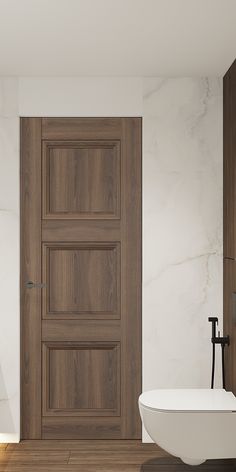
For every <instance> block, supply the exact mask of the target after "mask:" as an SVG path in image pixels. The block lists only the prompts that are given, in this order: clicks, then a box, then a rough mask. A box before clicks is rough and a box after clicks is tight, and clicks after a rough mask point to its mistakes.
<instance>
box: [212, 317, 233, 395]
mask: <svg viewBox="0 0 236 472" xmlns="http://www.w3.org/2000/svg"><path fill="white" fill-rule="evenodd" d="M208 321H209V322H210V323H212V336H211V342H212V374H211V388H214V377H215V345H216V344H220V345H221V350H222V386H223V388H225V355H224V350H225V346H226V345H227V346H229V336H220V332H219V331H218V336H216V326H217V325H218V318H217V317H209V318H208Z"/></svg>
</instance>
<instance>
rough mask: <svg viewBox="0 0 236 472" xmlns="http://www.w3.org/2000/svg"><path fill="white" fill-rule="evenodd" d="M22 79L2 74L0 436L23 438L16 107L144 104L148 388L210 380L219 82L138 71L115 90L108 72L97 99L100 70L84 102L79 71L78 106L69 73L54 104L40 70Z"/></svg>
mask: <svg viewBox="0 0 236 472" xmlns="http://www.w3.org/2000/svg"><path fill="white" fill-rule="evenodd" d="M25 80H26V79H24V78H21V79H20V81H18V80H17V79H13V78H8V79H7V78H0V300H1V304H0V307H1V312H0V319H1V325H0V442H3V441H4V440H6V441H15V440H17V439H18V438H19V416H20V415H19V412H20V410H19V400H20V389H19V382H20V368H19V364H20V356H19V342H20V328H19V118H18V116H19V115H26V114H28V115H29V116H31V115H32V116H43V115H47V114H48V115H51V116H53V115H55V116H58V115H62V116H70V115H74V116H75V115H77V116H82V115H86V114H87V116H88V114H90V115H91V116H99V115H101V116H102V115H103V116H105V115H106V114H107V111H108V110H111V103H114V116H115V115H116V116H117V115H118V114H121V115H124V116H137V115H141V114H142V106H141V104H143V116H144V120H143V126H144V129H143V131H144V149H143V200H144V205H143V275H144V281H143V282H144V283H143V389H144V390H148V389H150V388H157V387H185V386H188V387H191V386H200V387H204V386H208V385H209V375H210V343H209V337H210V331H209V330H210V327H209V326H208V323H207V317H208V315H216V314H221V313H222V271H221V267H222V81H221V80H218V79H210V80H207V79H170V80H162V79H144V80H143V86H144V91H143V93H142V90H141V87H140V79H138V80H137V78H136V79H135V78H134V79H133V87H131V83H130V80H128V82H127V83H126V80H125V79H124V80H123V81H122V92H121V82H120V81H118V82H117V81H114V80H113V79H111V80H109V79H108V78H106V79H104V84H108V83H109V84H110V85H109V87H105V86H104V84H103V82H102V83H99V84H100V85H99V86H100V87H102V89H103V90H105V89H107V90H108V93H107V94H105V92H104V99H103V101H102V103H101V100H98V102H96V101H95V99H94V95H93V100H92V101H91V100H90V99H89V96H90V89H91V87H92V89H94V88H96V85H97V82H96V79H94V81H92V82H91V80H90V82H89V83H88V86H87V88H86V90H87V92H86V93H87V95H86V97H87V99H86V100H85V99H84V100H82V102H81V98H80V96H81V87H80V85H81V82H80V79H78V83H77V85H78V97H77V98H76V100H75V102H76V103H77V107H78V109H77V108H76V109H75V106H74V100H73V101H72V99H71V97H72V96H71V93H68V90H70V85H71V79H70V78H68V79H67V80H63V81H62V80H60V79H57V78H54V79H53V80H54V81H55V82H54V83H51V80H50V87H51V88H54V85H55V90H57V93H58V94H59V95H58V96H60V97H62V99H61V102H60V106H58V102H57V101H55V96H53V97H52V100H51V101H50V97H51V95H50V93H49V89H48V94H47V103H46V105H45V100H43V97H42V99H41V98H40V91H41V95H44V94H45V93H46V92H47V90H46V91H45V87H46V85H45V84H46V81H45V80H44V79H42V83H41V82H40V79H39V78H38V79H37V87H36V86H35V80H34V79H32V80H33V84H32V86H29V81H28V80H26V82H25ZM19 82H20V87H19V91H18V84H19ZM24 84H28V85H27V87H26V86H24ZM40 84H41V85H40ZM73 84H74V85H73V87H74V88H73V90H74V93H75V94H76V83H75V79H73ZM83 84H84V81H83ZM117 87H118V89H117ZM130 87H131V88H133V89H134V91H135V93H134V94H133V95H132V97H131V98H132V99H130ZM83 90H85V88H84V89H83ZM117 90H118V92H119V93H120V94H121V95H122V96H123V98H124V97H125V99H124V100H123V102H124V109H123V108H122V110H120V108H119V107H118V104H117V99H116V98H117V93H118V92H117ZM27 94H29V96H27ZM139 94H140V95H139ZM36 95H37V96H36ZM118 95H119V94H118ZM113 97H114V102H113ZM135 97H136V98H135ZM67 98H68V99H67ZM86 101H87V102H88V113H86V109H85V103H86ZM90 101H91V103H92V104H91V103H90ZM136 102H137V103H136ZM29 104H30V105H29ZM45 107H46V108H45ZM81 107H82V108H81ZM122 111H123V113H122ZM118 112H119V113H118ZM109 114H111V113H109ZM218 382H219V375H218ZM144 438H146V436H144ZM146 439H147V438H146Z"/></svg>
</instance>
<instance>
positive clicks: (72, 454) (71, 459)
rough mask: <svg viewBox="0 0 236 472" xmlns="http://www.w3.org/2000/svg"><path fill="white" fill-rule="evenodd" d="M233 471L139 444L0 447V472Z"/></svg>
mask: <svg viewBox="0 0 236 472" xmlns="http://www.w3.org/2000/svg"><path fill="white" fill-rule="evenodd" d="M193 470H196V471H200V472H219V471H222V472H233V471H236V462H235V461H231V460H228V461H208V462H206V464H203V465H201V466H198V467H195V468H192V467H189V466H187V465H185V464H183V463H182V462H181V461H180V460H179V459H176V458H173V457H171V456H169V455H168V454H167V453H166V452H164V451H163V450H161V449H160V448H158V447H157V446H156V445H154V444H141V442H140V441H62V440H60V441H57V440H55V441H46V440H45V441H22V442H21V443H20V444H9V445H3V444H2V445H1V446H0V472H2V471H4V472H5V471H6V472H17V471H18V472H27V471H31V472H40V471H41V472H46V471H50V472H187V471H193Z"/></svg>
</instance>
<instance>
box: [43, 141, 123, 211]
mask: <svg viewBox="0 0 236 472" xmlns="http://www.w3.org/2000/svg"><path fill="white" fill-rule="evenodd" d="M43 153H44V160H43V180H44V191H43V203H44V205H43V211H44V218H46V219H51V218H56V219H65V218H69V219H80V218H86V219H90V218H95V219H98V218H108V219H109V218H112V219H114V218H119V215H120V142H119V141H110V140H106V141H75V142H70V141H68V142H66V141H62V142H61V141H55V142H50V141H49V142H48V141H46V142H44V143H43Z"/></svg>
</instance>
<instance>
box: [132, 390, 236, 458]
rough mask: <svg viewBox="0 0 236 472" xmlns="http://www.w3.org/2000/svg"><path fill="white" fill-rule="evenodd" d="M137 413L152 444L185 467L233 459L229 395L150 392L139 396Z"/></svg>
mask: <svg viewBox="0 0 236 472" xmlns="http://www.w3.org/2000/svg"><path fill="white" fill-rule="evenodd" d="M139 409H140V414H141V418H142V421H143V424H144V426H145V429H146V431H147V432H148V434H149V435H150V437H151V438H152V439H153V441H154V442H155V443H157V444H158V445H159V446H160V447H161V448H163V449H164V450H166V451H167V452H169V453H170V454H172V455H173V456H177V457H180V458H181V459H182V461H183V462H185V463H186V464H190V465H198V464H201V463H203V462H205V460H207V459H227V458H235V457H236V397H235V396H234V395H233V393H231V392H226V391H225V390H222V389H216V390H210V389H184V390H181V389H173V390H172V389H171V390H170V389H169V390H164V389H163V390H152V391H149V392H145V393H143V394H142V395H140V397H139Z"/></svg>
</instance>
